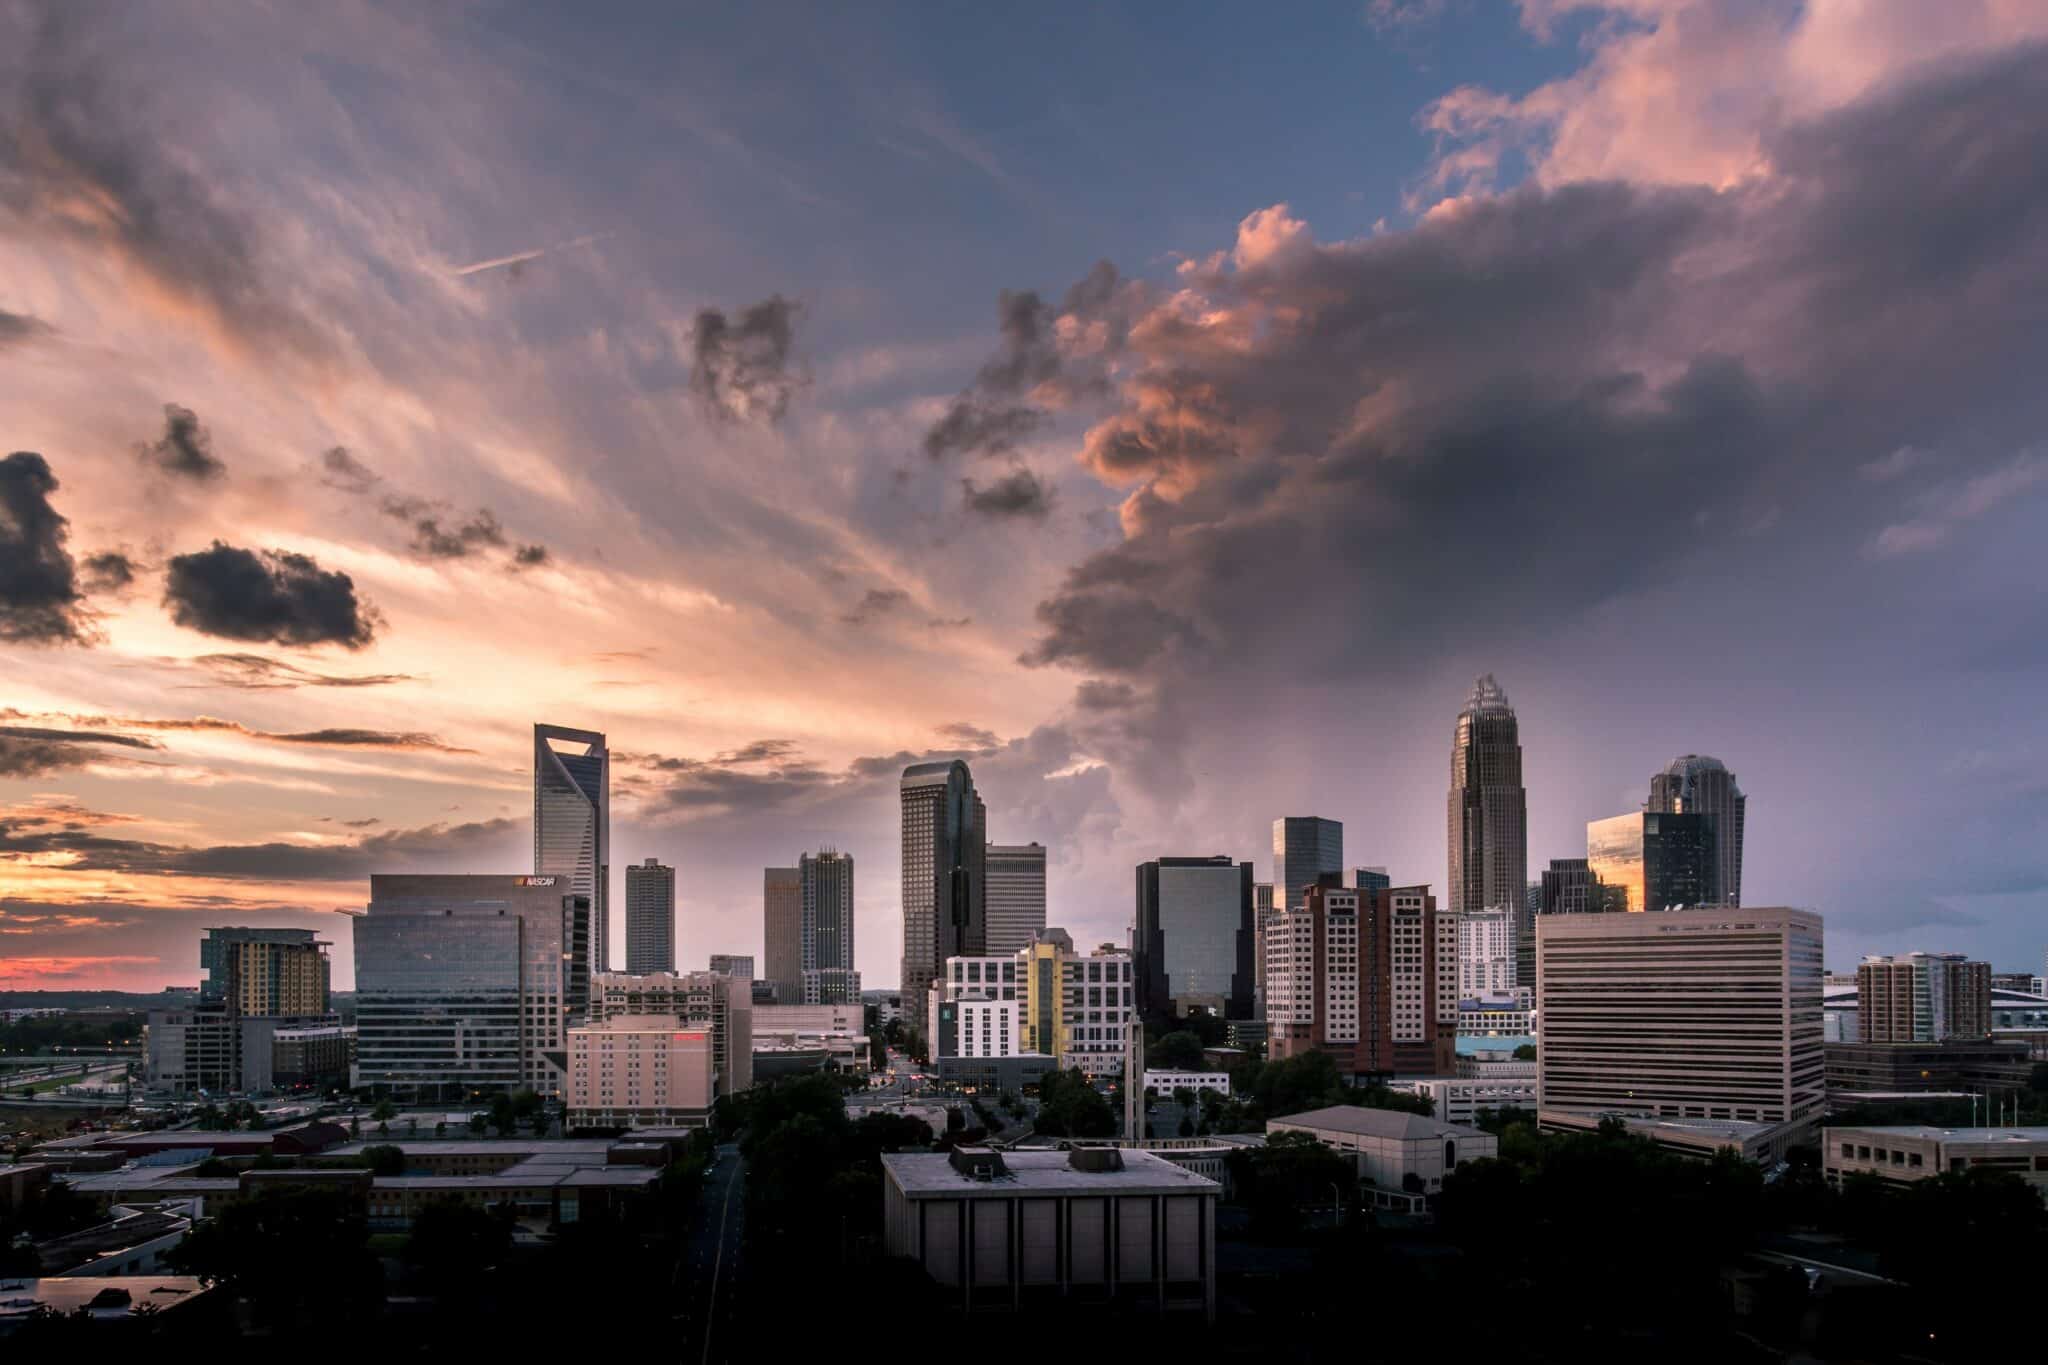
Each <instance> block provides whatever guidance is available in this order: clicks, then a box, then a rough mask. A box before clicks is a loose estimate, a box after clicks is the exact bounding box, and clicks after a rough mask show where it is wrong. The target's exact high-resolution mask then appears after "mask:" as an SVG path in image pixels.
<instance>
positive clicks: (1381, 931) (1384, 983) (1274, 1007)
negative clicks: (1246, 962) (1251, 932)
mask: <svg viewBox="0 0 2048 1365" xmlns="http://www.w3.org/2000/svg"><path fill="white" fill-rule="evenodd" d="M1266 935H1267V942H1266V965H1267V1002H1266V1026H1267V1043H1266V1046H1267V1055H1268V1056H1269V1057H1271V1058H1273V1059H1274V1060H1275V1061H1282V1060H1285V1059H1286V1058H1289V1057H1295V1056H1299V1055H1301V1054H1302V1053H1305V1052H1311V1051H1313V1052H1327V1053H1329V1054H1330V1055H1331V1057H1332V1058H1333V1059H1334V1060H1335V1061H1336V1063H1337V1066H1338V1069H1339V1070H1340V1071H1342V1072H1344V1073H1345V1074H1347V1075H1351V1076H1361V1077H1386V1076H1392V1075H1407V1076H1447V1075H1450V1074H1451V1068H1452V1062H1453V1057H1454V1054H1455V1049H1456V1045H1457V1029H1458V916H1455V915H1450V914H1440V913H1439V912H1438V911H1437V907H1436V897H1434V896H1432V895H1430V894H1429V888H1428V887H1426V886H1407V887H1390V888H1385V889H1377V890H1367V891H1360V890H1358V889H1356V888H1353V887H1339V886H1335V885H1331V884H1321V885H1316V886H1311V887H1310V888H1309V890H1308V895H1307V897H1306V899H1305V900H1304V902H1303V904H1302V905H1301V906H1299V907H1298V908H1287V909H1279V910H1275V911H1274V912H1273V919H1272V922H1271V923H1270V924H1268V926H1267V930H1266Z"/></svg>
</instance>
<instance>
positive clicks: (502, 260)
mask: <svg viewBox="0 0 2048 1365" xmlns="http://www.w3.org/2000/svg"><path fill="white" fill-rule="evenodd" d="M611 235H612V234H611V233H609V232H593V233H590V234H588V235H587V236H583V237H575V238H571V239H570V240H569V241H566V242H557V243H555V244H554V245H553V246H537V247H535V248H534V249H533V250H531V251H515V252H513V253H512V254H511V255H510V256H496V257H493V258H492V259H490V260H488V261H478V262H477V263H476V264H474V265H459V266H456V267H455V269H454V270H452V271H450V272H449V273H450V274H454V275H474V274H476V273H477V272H478V271H480V270H496V269H498V268H499V267H500V266H507V265H523V264H525V263H526V262H528V261H532V260H538V259H539V258H540V257H542V256H545V255H547V254H548V253H549V252H550V251H567V250H568V249H569V248H570V247H572V246H589V245H590V244H591V243H593V242H601V241H603V240H604V239H605V238H607V237H609V236H611Z"/></svg>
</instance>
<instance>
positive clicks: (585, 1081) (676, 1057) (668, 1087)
mask: <svg viewBox="0 0 2048 1365" xmlns="http://www.w3.org/2000/svg"><path fill="white" fill-rule="evenodd" d="M711 1101H712V1065H711V1030H710V1029H709V1028H708V1027H705V1026H703V1025H697V1026H694V1027H684V1026H679V1025H678V1024H677V1022H676V1020H675V1017H674V1016H673V1015H667V1014H622V1015H619V1016H617V1017H615V1018H611V1019H606V1020H604V1021H603V1022H602V1023H596V1024H581V1025H577V1026H576V1027H574V1028H571V1029H570V1030H569V1104H568V1108H569V1114H568V1121H567V1126H568V1127H571V1128H675V1127H696V1126H698V1125H700V1124H702V1123H703V1122H704V1121H705V1119H706V1118H707V1117H708V1116H709V1114H710V1112H711Z"/></svg>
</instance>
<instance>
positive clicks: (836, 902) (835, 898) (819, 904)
mask: <svg viewBox="0 0 2048 1365" xmlns="http://www.w3.org/2000/svg"><path fill="white" fill-rule="evenodd" d="M796 871H797V880H798V882H799V883H800V885H801V887H802V890H801V896H802V909H801V914H800V917H799V919H798V922H797V934H798V942H797V958H798V961H799V963H800V964H801V965H800V973H799V976H798V978H797V984H798V986H799V987H800V989H801V992H802V993H801V995H800V996H799V998H798V999H796V1000H790V1001H785V1002H782V1003H786V1004H792V1005H794V1004H805V1005H819V1004H826V1003H839V1002H843V1001H846V1000H858V999H860V974H859V973H858V972H856V971H854V969H853V855H852V854H850V853H840V852H837V851H836V850H833V849H829V848H828V849H825V850H823V851H821V852H819V853H815V854H811V853H806V854H804V855H803V856H802V857H800V858H798V859H797V860H796Z"/></svg>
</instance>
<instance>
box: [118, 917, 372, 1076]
mask: <svg viewBox="0 0 2048 1365" xmlns="http://www.w3.org/2000/svg"><path fill="white" fill-rule="evenodd" d="M328 946H329V945H328V944H327V942H326V941H325V940H323V939H321V938H319V937H318V936H317V935H316V934H314V932H313V931H312V930H310V929H257V928H245V927H235V928H221V929H208V930H206V932H205V937H203V938H201V939H200V941H199V968H200V973H201V976H200V982H199V999H198V1001H197V1002H196V1003H195V1004H194V1005H192V1006H191V1007H189V1008H180V1009H168V1010H151V1011H150V1013H149V1020H148V1024H147V1029H146V1032H147V1041H146V1044H145V1050H144V1055H145V1058H146V1075H147V1078H148V1079H147V1083H148V1085H149V1087H150V1088H151V1089H153V1090H168V1091H171V1092H172V1093H174V1094H190V1093H193V1092H195V1091H200V1090H204V1091H208V1092H210V1093H212V1094H217V1095H226V1094H252V1093H257V1092H261V1091H265V1090H270V1089H273V1088H275V1086H276V1085H277V1084H278V1083H279V1081H280V1080H281V1079H284V1078H285V1077H286V1076H289V1075H292V1074H294V1073H293V1070H292V1068H293V1067H294V1065H295V1064H294V1063H293V1062H291V1061H290V1060H288V1059H281V1058H280V1057H279V1052H280V1043H279V1039H280V1038H281V1037H282V1038H285V1039H288V1040H291V1041H289V1042H287V1043H286V1044H284V1045H283V1049H282V1050H284V1051H287V1052H289V1051H292V1050H293V1049H295V1048H296V1049H298V1050H299V1051H301V1052H305V1053H307V1054H308V1055H311V1054H313V1053H317V1054H318V1055H319V1056H322V1057H331V1056H332V1055H333V1054H334V1052H335V1051H336V1050H337V1049H338V1050H339V1051H340V1053H341V1055H342V1058H343V1060H342V1061H341V1064H340V1067H339V1071H338V1073H337V1072H336V1071H335V1069H334V1068H333V1067H331V1066H324V1065H323V1066H315V1067H313V1068H311V1071H312V1073H314V1074H313V1078H315V1079H318V1078H326V1079H330V1080H334V1081H337V1082H339V1081H344V1080H345V1079H346V1077H347V1074H348V1065H347V1061H346V1048H347V1041H348V1033H347V1031H346V1030H344V1029H343V1028H342V1027H341V1021H340V1020H339V1018H337V1017H336V1016H334V1015H333V1014H331V1013H329V1008H330V1002H329V991H328V980H329V967H328V960H327V949H328Z"/></svg>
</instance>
